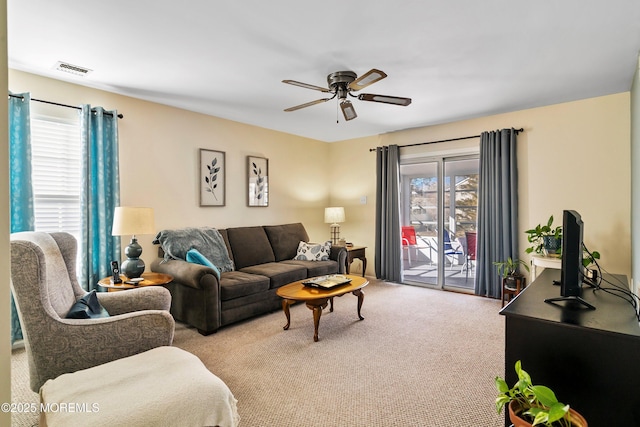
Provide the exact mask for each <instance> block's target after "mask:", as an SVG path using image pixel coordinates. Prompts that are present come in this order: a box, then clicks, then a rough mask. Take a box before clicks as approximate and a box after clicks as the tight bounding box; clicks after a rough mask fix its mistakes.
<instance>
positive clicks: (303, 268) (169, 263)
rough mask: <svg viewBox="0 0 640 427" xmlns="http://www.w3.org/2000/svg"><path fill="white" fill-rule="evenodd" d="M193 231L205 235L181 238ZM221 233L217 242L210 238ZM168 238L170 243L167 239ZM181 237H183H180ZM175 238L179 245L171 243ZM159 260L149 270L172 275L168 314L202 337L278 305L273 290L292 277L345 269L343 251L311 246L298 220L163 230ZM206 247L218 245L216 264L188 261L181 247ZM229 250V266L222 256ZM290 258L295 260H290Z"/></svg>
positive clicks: (207, 248) (269, 310) (279, 301)
mask: <svg viewBox="0 0 640 427" xmlns="http://www.w3.org/2000/svg"><path fill="white" fill-rule="evenodd" d="M185 232H187V233H192V232H195V233H196V234H197V235H198V236H201V235H204V236H205V238H204V239H200V238H199V237H198V238H194V239H191V237H189V238H185V237H183V236H185ZM216 236H220V237H221V242H224V244H221V243H217V242H216V239H215V237H216ZM172 240H173V241H172ZM180 240H182V241H180ZM176 241H178V243H179V244H181V246H182V247H181V248H180V249H176V248H175V247H172V246H171V244H172V243H176ZM154 243H155V244H158V245H159V246H160V247H159V250H158V258H157V259H155V260H154V261H153V262H152V263H151V270H152V271H154V272H158V273H166V274H170V275H171V276H173V281H172V282H171V283H169V284H167V285H165V287H166V288H167V289H169V291H170V292H171V297H172V301H171V314H173V316H174V318H175V319H176V320H179V321H181V322H184V323H187V324H189V325H191V326H194V327H195V328H197V330H198V331H199V332H200V333H201V334H203V335H209V334H211V333H214V332H216V331H217V330H218V328H220V327H221V326H225V325H229V324H231V323H234V322H238V321H241V320H245V319H249V318H252V317H254V316H258V315H261V314H265V313H269V312H272V311H275V310H278V309H280V308H281V307H282V300H281V298H280V297H278V296H277V295H276V290H277V288H279V287H281V286H283V285H286V284H288V283H291V282H295V281H297V280H302V279H306V278H309V277H315V276H322V275H326V274H337V273H338V274H339V273H344V272H345V264H346V257H347V253H346V250H345V248H344V247H342V246H332V245H331V244H330V242H326V243H324V244H310V243H309V235H308V234H307V231H306V229H305V228H304V226H303V225H302V224H301V223H294V224H283V225H264V226H248V227H235V228H227V229H213V228H207V227H201V228H185V229H179V230H163V231H161V232H160V233H158V236H156V239H155V240H154ZM211 246H222V248H220V249H219V250H218V249H216V251H217V252H216V253H214V254H213V255H211V257H214V258H216V257H222V260H219V261H218V264H222V265H216V263H215V262H213V260H212V261H211V262H210V263H206V262H205V264H213V265H209V266H208V265H201V264H198V263H197V262H199V261H197V262H189V261H187V256H185V251H187V249H188V250H189V251H188V252H193V251H195V250H197V251H198V252H199V253H200V254H204V253H205V252H206V251H208V250H209V249H211ZM318 248H321V249H323V250H324V253H325V256H323V257H322V258H320V257H317V259H314V260H311V258H312V257H310V256H305V253H304V252H305V251H307V252H308V251H312V252H313V253H314V255H318V253H317V250H318ZM225 251H226V252H227V253H228V258H229V260H230V261H231V262H230V265H226V264H228V263H227V262H226V261H225V260H224V257H225V256H226V255H225V254H224V252H225ZM294 258H295V259H294Z"/></svg>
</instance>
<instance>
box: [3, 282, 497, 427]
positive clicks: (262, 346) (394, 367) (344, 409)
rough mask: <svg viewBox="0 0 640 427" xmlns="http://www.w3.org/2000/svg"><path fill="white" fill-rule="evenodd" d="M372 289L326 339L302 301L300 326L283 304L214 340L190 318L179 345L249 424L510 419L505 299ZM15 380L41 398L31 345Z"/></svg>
mask: <svg viewBox="0 0 640 427" xmlns="http://www.w3.org/2000/svg"><path fill="white" fill-rule="evenodd" d="M364 293H365V299H364V305H363V308H362V315H363V316H364V317H365V320H363V321H359V320H358V318H357V315H356V298H355V297H354V296H353V295H345V296H343V297H342V298H336V300H335V311H334V312H333V313H329V312H328V310H325V312H324V313H323V315H322V319H321V320H320V333H319V335H320V341H319V342H317V343H314V342H313V319H312V313H311V311H310V310H309V309H307V308H306V307H305V306H304V305H302V304H299V305H295V306H293V307H292V308H291V328H290V329H289V330H288V331H284V330H283V329H282V326H283V325H284V324H285V323H286V322H285V317H284V314H282V312H275V313H271V314H268V315H265V316H261V317H258V318H255V319H252V320H250V321H246V322H242V323H240V324H237V325H233V326H230V327H226V328H223V329H221V330H220V331H219V332H218V333H216V334H213V335H210V336H208V337H203V336H201V335H200V334H198V332H197V331H195V330H194V329H192V328H188V327H186V326H185V325H182V324H178V325H177V326H176V336H175V340H174V345H176V346H177V347H180V348H183V349H185V350H187V351H190V352H192V353H194V354H196V355H197V356H198V357H200V358H201V359H202V361H203V362H204V363H205V365H206V366H207V367H208V368H209V369H210V370H211V371H212V372H213V373H215V374H216V375H217V376H219V377H220V378H221V379H222V380H224V381H225V382H226V383H227V385H228V386H229V387H230V388H231V390H232V391H233V393H234V395H235V396H236V398H237V399H238V410H239V412H240V416H241V422H240V425H241V426H243V427H249V426H363V427H364V426H403V427H406V426H429V427H430V426H436V427H437V426H443V427H445V426H446V427H449V426H458V427H459V426H483V427H485V426H486V427H493V426H495V427H498V426H503V425H504V418H503V417H502V416H499V415H497V414H496V413H495V409H494V403H493V402H494V399H495V395H496V393H495V389H494V385H493V379H494V377H495V376H496V375H500V376H502V375H503V373H504V319H503V317H502V316H500V315H498V311H499V310H500V302H499V301H496V300H491V299H486V298H480V297H475V296H470V295H464V294H456V293H450V292H441V291H435V290H431V289H424V288H418V287H412V286H403V285H395V284H389V283H384V282H378V281H372V283H371V284H370V285H369V286H367V287H366V288H364ZM12 381H13V390H14V397H13V400H14V401H17V402H24V401H25V400H28V399H30V400H31V401H37V394H35V393H33V392H31V391H30V390H29V389H28V372H27V366H26V356H25V354H24V351H23V350H22V351H16V352H14V356H13V366H12ZM33 423H37V417H34V416H16V417H14V421H13V425H16V426H30V425H34V424H33Z"/></svg>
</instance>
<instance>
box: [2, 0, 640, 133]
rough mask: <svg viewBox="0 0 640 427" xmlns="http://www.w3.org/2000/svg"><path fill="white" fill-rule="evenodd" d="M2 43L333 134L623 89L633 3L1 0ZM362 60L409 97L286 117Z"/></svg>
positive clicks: (29, 57) (193, 105) (86, 81)
mask: <svg viewBox="0 0 640 427" xmlns="http://www.w3.org/2000/svg"><path fill="white" fill-rule="evenodd" d="M8 48H9V66H10V67H11V68H15V69H18V70H23V71H27V72H31V73H35V74H39V75H43V76H48V77H53V78H56V79H60V80H66V81H71V82H73V83H77V84H80V85H86V86H90V87H94V88H99V89H103V90H107V91H111V92H115V93H119V94H124V95H128V96H132V97H135V98H140V99H145V100H149V101H153V102H158V103H161V104H167V105H172V106H176V107H180V108H184V109H188V110H192V111H197V112H201V113H206V114H210V115H213V116H218V117H222V118H226V119H230V120H235V121H239V122H243V123H248V124H252V125H256V126H261V127H265V128H269V129H275V130H278V131H282V132H287V133H291V134H296V135H301V136H306V137H309V138H314V139H318V140H321V141H327V142H333V141H340V140H345V139H350V138H356V137H362V136H369V135H376V134H382V133H387V132H393V131H397V130H402V129H408V128H414V127H422V126H428V125H433V124H438V123H445V122H451V121H457V120H461V119H468V118H472V117H480V116H486V115H490V114H497V113H503V112H509V111H516V110H521V109H525V108H531V107H537V106H543V105H549V104H555V103H559V102H565V101H572V100H577V99H584V98H590V97H594V96H601V95H607V94H612V93H619V92H625V91H628V90H629V89H630V86H631V81H632V77H633V74H634V72H635V70H636V67H637V64H638V62H637V61H638V52H639V51H640V1H639V0H589V1H585V0H561V1H558V0H555V1H554V0H538V1H532V0H483V1H478V0H438V1H436V0H429V1H426V0H415V1H410V0H395V1H393V2H392V1H387V0H377V1H372V0H325V1H322V2H320V1H303V0H272V1H265V0H225V1H221V0H217V1H213V0H186V1H171V0H135V1H133V0H111V1H80V0H56V1H51V0H8ZM58 61H63V62H68V63H71V64H74V65H79V66H82V67H86V68H89V69H91V70H93V71H92V73H91V74H89V75H88V76H85V77H76V76H72V75H69V74H67V73H63V72H60V71H56V70H55V69H54V68H53V67H54V66H55V64H56V63H57V62H58ZM371 68H378V69H380V70H383V71H384V72H386V73H387V74H388V77H387V78H386V79H384V80H382V81H380V82H377V83H375V84H373V85H371V86H369V87H367V88H366V89H364V90H363V92H366V93H376V94H383V95H396V96H404V97H410V98H412V99H413V103H412V104H411V105H409V106H407V107H401V106H394V105H386V104H380V103H374V102H366V101H359V100H353V103H354V106H355V109H356V111H357V113H358V118H356V119H355V120H352V121H350V122H345V121H344V120H343V118H342V114H341V113H339V110H338V108H337V104H336V103H335V102H334V101H332V102H326V103H322V104H319V105H315V106H312V107H308V108H305V109H302V110H298V111H295V112H289V113H286V112H284V111H283V110H284V109H285V108H288V107H291V106H294V105H298V104H302V103H305V102H309V101H313V100H316V99H319V98H325V94H324V93H321V92H319V91H314V90H309V89H305V88H301V87H296V86H291V85H286V84H283V83H282V82H281V81H282V80H283V79H292V80H297V81H301V82H305V83H309V84H313V85H316V86H326V76H327V75H328V74H329V73H331V72H334V71H342V70H351V71H354V72H356V73H357V74H358V75H361V74H363V73H365V72H366V71H368V70H370V69H371ZM32 96H34V97H38V94H37V93H33V94H32ZM51 101H59V100H51ZM90 101H91V100H87V102H90ZM105 107H106V108H118V106H117V105H105ZM120 112H121V113H123V114H124V115H125V119H126V114H127V112H126V111H120ZM336 119H338V121H339V122H338V123H336Z"/></svg>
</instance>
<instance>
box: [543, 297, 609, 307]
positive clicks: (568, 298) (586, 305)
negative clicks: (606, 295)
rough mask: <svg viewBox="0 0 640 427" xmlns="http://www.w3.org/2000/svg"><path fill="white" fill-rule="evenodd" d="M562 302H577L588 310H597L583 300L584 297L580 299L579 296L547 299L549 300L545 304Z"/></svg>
mask: <svg viewBox="0 0 640 427" xmlns="http://www.w3.org/2000/svg"><path fill="white" fill-rule="evenodd" d="M560 301H570V302H577V303H579V304H582V305H584V306H585V307H586V308H588V309H590V310H595V309H596V308H595V306H593V305H591V304H589V303H588V302H586V301H585V300H583V299H582V297H579V296H570V297H558V298H547V299H545V300H544V302H546V303H549V304H555V303H557V302H560Z"/></svg>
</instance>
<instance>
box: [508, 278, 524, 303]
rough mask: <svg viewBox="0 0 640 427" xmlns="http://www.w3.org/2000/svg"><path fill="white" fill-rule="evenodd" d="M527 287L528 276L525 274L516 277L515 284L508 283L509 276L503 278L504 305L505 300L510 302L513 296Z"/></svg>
mask: <svg viewBox="0 0 640 427" xmlns="http://www.w3.org/2000/svg"><path fill="white" fill-rule="evenodd" d="M526 287H527V278H526V277H524V276H520V277H516V278H515V286H508V285H507V278H506V277H504V278H503V279H502V306H503V307H504V303H505V302H510V301H511V300H512V299H513V298H515V297H516V296H518V294H519V293H520V292H522V291H523V290H524V288H526Z"/></svg>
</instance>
